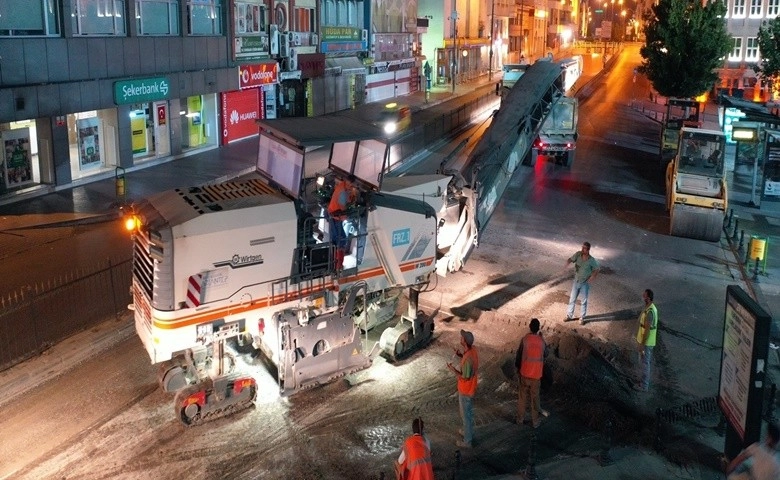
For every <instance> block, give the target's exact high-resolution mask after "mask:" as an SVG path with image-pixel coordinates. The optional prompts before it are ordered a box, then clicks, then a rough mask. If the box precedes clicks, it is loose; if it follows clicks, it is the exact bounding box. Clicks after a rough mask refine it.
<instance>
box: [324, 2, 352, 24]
mask: <svg viewBox="0 0 780 480" xmlns="http://www.w3.org/2000/svg"><path fill="white" fill-rule="evenodd" d="M323 7H324V12H323V14H322V15H323V19H322V24H323V25H328V26H333V27H336V26H338V27H355V28H357V27H358V2H355V1H354V0H325V1H324V2H323Z"/></svg>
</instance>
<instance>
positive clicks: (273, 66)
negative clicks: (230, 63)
mask: <svg viewBox="0 0 780 480" xmlns="http://www.w3.org/2000/svg"><path fill="white" fill-rule="evenodd" d="M278 71H279V64H278V63H276V62H273V63H258V64H255V65H242V66H241V67H239V70H238V84H239V88H252V87H259V86H261V85H269V84H273V83H278V75H277V72H278Z"/></svg>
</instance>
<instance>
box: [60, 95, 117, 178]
mask: <svg viewBox="0 0 780 480" xmlns="http://www.w3.org/2000/svg"><path fill="white" fill-rule="evenodd" d="M68 143H69V144H70V173H71V178H72V179H73V180H78V179H80V178H84V177H89V176H91V175H95V174H98V173H102V172H106V171H109V170H111V169H113V168H114V167H115V166H116V164H117V147H116V146H117V143H118V142H117V116H116V109H106V110H92V111H88V112H79V113H76V114H72V115H68Z"/></svg>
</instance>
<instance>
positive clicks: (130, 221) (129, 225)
mask: <svg viewBox="0 0 780 480" xmlns="http://www.w3.org/2000/svg"><path fill="white" fill-rule="evenodd" d="M140 227H141V219H140V218H138V215H128V216H127V217H125V229H126V230H127V231H128V232H134V231H136V230H138V229H139V228H140Z"/></svg>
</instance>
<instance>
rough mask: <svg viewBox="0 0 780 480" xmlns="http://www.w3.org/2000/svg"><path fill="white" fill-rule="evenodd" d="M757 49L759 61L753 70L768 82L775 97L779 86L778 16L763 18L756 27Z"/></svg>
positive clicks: (779, 36)
mask: <svg viewBox="0 0 780 480" xmlns="http://www.w3.org/2000/svg"><path fill="white" fill-rule="evenodd" d="M758 51H759V54H760V56H761V61H760V62H759V63H758V65H756V66H755V67H753V70H755V72H756V73H757V74H758V76H759V77H761V78H762V79H763V80H765V81H767V82H769V85H770V89H771V92H772V98H777V92H776V89H777V88H778V87H780V17H775V18H774V19H772V20H764V21H763V22H761V26H760V27H758Z"/></svg>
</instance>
